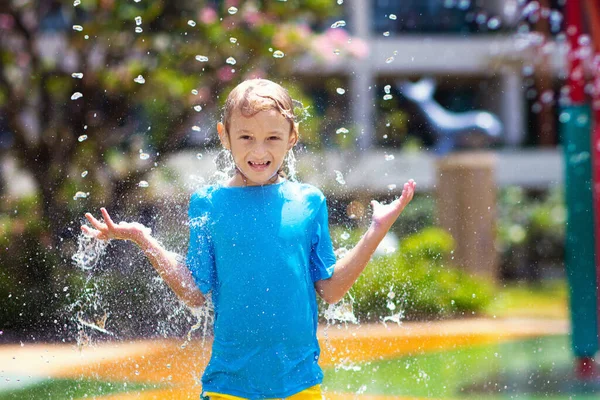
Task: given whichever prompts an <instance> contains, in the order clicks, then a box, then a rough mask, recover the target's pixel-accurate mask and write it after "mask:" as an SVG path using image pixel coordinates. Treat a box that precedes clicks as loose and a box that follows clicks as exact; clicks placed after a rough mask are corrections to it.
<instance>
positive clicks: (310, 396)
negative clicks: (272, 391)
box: [202, 385, 323, 400]
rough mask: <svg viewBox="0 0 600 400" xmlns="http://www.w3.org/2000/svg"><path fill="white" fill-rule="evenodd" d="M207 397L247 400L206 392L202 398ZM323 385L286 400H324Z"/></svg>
mask: <svg viewBox="0 0 600 400" xmlns="http://www.w3.org/2000/svg"><path fill="white" fill-rule="evenodd" d="M204 396H207V397H208V398H209V399H210V400H245V399H244V397H237V396H232V395H230V394H222V393H215V392H204V393H202V397H204ZM322 399H323V395H322V394H321V385H315V386H312V387H309V388H308V389H304V390H303V391H301V392H300V393H296V394H293V395H291V396H289V397H286V400H322Z"/></svg>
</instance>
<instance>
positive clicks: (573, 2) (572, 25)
mask: <svg viewBox="0 0 600 400" xmlns="http://www.w3.org/2000/svg"><path fill="white" fill-rule="evenodd" d="M565 12H566V22H567V39H568V40H569V47H570V49H569V53H568V55H567V58H568V62H569V76H568V78H567V85H568V87H569V98H570V100H571V104H574V105H576V104H583V103H585V91H584V87H585V76H584V73H583V72H584V71H583V63H582V60H581V56H580V54H581V51H580V48H581V45H580V44H579V37H580V35H581V33H582V31H583V20H582V18H581V5H580V4H579V0H567V4H566V9H565Z"/></svg>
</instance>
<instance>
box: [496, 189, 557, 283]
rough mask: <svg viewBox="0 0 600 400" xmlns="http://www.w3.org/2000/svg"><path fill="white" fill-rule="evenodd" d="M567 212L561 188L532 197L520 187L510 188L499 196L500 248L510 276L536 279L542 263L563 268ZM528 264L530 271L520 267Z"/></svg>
mask: <svg viewBox="0 0 600 400" xmlns="http://www.w3.org/2000/svg"><path fill="white" fill-rule="evenodd" d="M565 220H566V209H565V205H564V194H563V191H562V188H560V187H553V188H551V189H550V190H549V191H548V192H545V193H542V194H539V195H538V196H535V197H534V196H532V194H531V193H527V192H526V191H525V190H524V189H523V188H521V187H516V186H515V187H509V188H506V189H503V190H501V191H500V193H499V196H498V220H497V221H498V222H497V234H498V236H497V247H498V248H499V250H500V254H501V257H502V260H503V261H502V264H503V270H504V274H505V275H506V276H507V277H516V278H523V277H524V276H522V275H526V276H525V277H528V278H534V277H537V275H538V274H539V271H538V270H535V269H536V268H538V264H539V263H541V262H545V263H550V264H556V265H561V264H562V259H563V253H564V237H565ZM523 262H527V263H528V264H529V266H527V268H528V270H526V271H521V270H520V269H522V268H523V267H521V266H520V265H521V264H522V263H523Z"/></svg>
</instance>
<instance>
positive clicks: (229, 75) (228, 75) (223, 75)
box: [217, 67, 233, 82]
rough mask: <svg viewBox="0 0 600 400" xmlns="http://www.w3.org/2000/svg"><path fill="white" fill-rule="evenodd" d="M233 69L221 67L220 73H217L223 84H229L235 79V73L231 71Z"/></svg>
mask: <svg viewBox="0 0 600 400" xmlns="http://www.w3.org/2000/svg"><path fill="white" fill-rule="evenodd" d="M231 69H232V68H231V67H221V68H219V71H217V76H218V77H219V80H221V81H223V82H229V81H230V80H232V79H233V72H232V71H231Z"/></svg>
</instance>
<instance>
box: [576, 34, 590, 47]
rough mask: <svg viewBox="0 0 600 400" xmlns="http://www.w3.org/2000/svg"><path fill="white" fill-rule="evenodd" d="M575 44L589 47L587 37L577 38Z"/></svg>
mask: <svg viewBox="0 0 600 400" xmlns="http://www.w3.org/2000/svg"><path fill="white" fill-rule="evenodd" d="M577 43H579V45H580V46H589V45H590V43H591V39H590V36H589V35H580V36H579V38H578V39H577Z"/></svg>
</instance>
